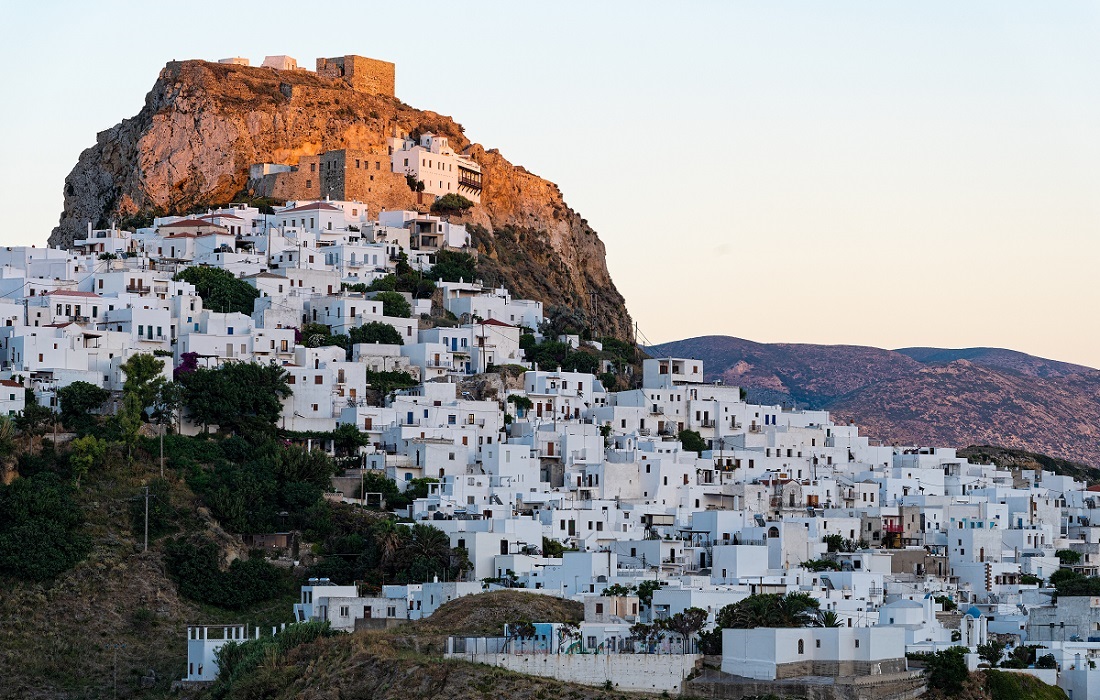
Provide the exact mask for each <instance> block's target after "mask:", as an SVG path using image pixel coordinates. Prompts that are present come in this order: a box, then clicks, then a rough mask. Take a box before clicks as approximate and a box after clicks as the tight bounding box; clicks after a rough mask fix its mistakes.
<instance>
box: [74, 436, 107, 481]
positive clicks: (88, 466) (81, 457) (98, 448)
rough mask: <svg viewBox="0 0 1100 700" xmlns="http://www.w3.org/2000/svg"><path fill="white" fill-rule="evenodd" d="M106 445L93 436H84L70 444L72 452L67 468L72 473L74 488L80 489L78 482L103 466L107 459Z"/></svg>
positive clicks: (103, 441) (104, 441)
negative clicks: (94, 469)
mask: <svg viewBox="0 0 1100 700" xmlns="http://www.w3.org/2000/svg"><path fill="white" fill-rule="evenodd" d="M107 447H108V443H107V441H106V440H100V439H99V438H97V437H96V436H95V435H85V436H84V437H82V438H77V439H75V440H73V442H72V452H71V453H70V454H69V467H70V469H72V472H73V480H74V482H75V483H76V487H77V488H78V489H79V488H80V480H81V479H82V478H84V477H85V476H87V475H88V472H90V471H91V470H92V469H93V468H96V467H100V466H102V465H103V462H104V461H105V459H106V457H107Z"/></svg>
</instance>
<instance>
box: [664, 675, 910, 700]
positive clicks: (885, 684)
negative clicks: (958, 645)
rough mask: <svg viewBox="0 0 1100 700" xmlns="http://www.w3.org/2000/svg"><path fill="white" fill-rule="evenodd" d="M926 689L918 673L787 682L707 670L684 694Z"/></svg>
mask: <svg viewBox="0 0 1100 700" xmlns="http://www.w3.org/2000/svg"><path fill="white" fill-rule="evenodd" d="M925 690H927V687H926V685H925V680H924V676H923V674H921V673H920V672H916V671H910V672H907V673H897V674H890V675H880V676H862V677H854V678H853V677H846V678H831V677H826V676H802V677H799V678H788V679H785V680H776V681H768V680H758V679H754V678H744V677H742V676H732V675H730V674H727V673H722V672H721V671H713V670H707V671H704V672H703V673H702V674H700V675H699V676H698V677H696V678H694V679H692V680H690V681H688V682H687V683H686V684H685V685H684V694H686V695H691V696H692V697H699V698H714V699H715V700H718V699H722V700H740V699H741V698H744V697H777V698H799V700H915V699H916V698H919V697H921V696H922V695H923V694H924V692H925Z"/></svg>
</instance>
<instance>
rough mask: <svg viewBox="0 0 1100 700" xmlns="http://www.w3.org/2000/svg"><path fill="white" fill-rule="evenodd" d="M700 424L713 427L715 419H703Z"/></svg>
mask: <svg viewBox="0 0 1100 700" xmlns="http://www.w3.org/2000/svg"><path fill="white" fill-rule="evenodd" d="M699 425H700V426H702V427H704V428H713V427H714V421H712V420H705V421H703V422H702V423H700V424H699Z"/></svg>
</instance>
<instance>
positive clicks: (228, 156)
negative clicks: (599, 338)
mask: <svg viewBox="0 0 1100 700" xmlns="http://www.w3.org/2000/svg"><path fill="white" fill-rule="evenodd" d="M395 127H396V128H400V129H404V130H405V131H407V132H410V133H411V132H424V131H432V132H435V133H440V134H444V135H446V136H448V137H449V138H450V140H451V145H452V146H453V147H454V148H455V149H456V150H458V151H463V150H464V151H465V152H467V153H468V154H470V155H471V156H472V157H473V158H474V159H475V160H477V161H478V163H479V164H480V165H481V167H482V171H483V174H484V182H485V190H484V192H483V197H482V204H481V205H479V206H477V207H475V208H474V209H473V210H471V211H470V212H469V213H468V214H467V216H465V217H464V218H463V219H464V221H465V222H466V223H469V224H474V225H477V226H480V227H481V229H483V231H484V232H483V233H479V234H478V236H477V237H478V240H477V241H476V243H477V245H478V248H479V249H480V251H481V253H482V254H483V255H484V256H486V264H485V268H486V269H488V270H489V272H490V273H491V276H493V278H494V280H495V281H504V282H509V281H511V282H513V283H514V284H515V286H516V287H517V289H516V290H515V291H516V292H517V293H519V294H524V293H529V292H530V293H535V294H537V296H535V298H536V299H539V300H541V301H543V302H544V303H546V304H548V305H562V306H568V307H570V308H580V309H583V310H584V311H585V313H586V315H587V316H588V317H589V318H590V319H594V321H595V323H594V325H595V330H596V331H597V334H606V335H615V336H617V337H621V338H626V337H629V330H630V325H631V322H630V317H629V315H628V313H627V311H626V307H625V302H624V300H623V297H622V295H620V294H619V292H618V290H616V288H615V285H614V283H613V282H612V281H611V277H610V275H609V274H608V271H607V267H606V265H605V262H604V259H605V251H604V245H603V243H602V242H601V241H600V239H599V238H598V237H597V236H596V233H595V232H594V231H593V230H592V229H591V228H590V227H589V226H588V224H587V222H586V221H585V220H584V219H582V218H581V216H580V215H579V214H577V213H576V212H575V211H573V210H572V209H570V208H569V206H568V205H567V204H566V203H565V201H564V200H563V199H562V195H561V192H560V191H559V190H558V188H557V186H556V185H554V184H553V183H552V182H549V181H547V180H544V179H542V178H540V177H537V176H535V175H532V174H531V173H529V172H527V171H526V170H524V169H523V168H521V167H518V166H514V165H512V164H511V163H509V162H508V161H507V160H506V159H505V158H504V157H503V156H502V155H501V154H500V153H499V152H497V151H495V150H485V149H484V148H483V147H481V146H480V145H478V144H471V143H470V142H469V140H468V139H466V137H465V136H464V135H463V133H462V126H461V125H460V124H458V123H457V122H455V121H454V120H453V119H451V118H450V117H447V116H443V115H440V114H436V113H434V112H428V111H421V110H418V109H414V108H412V107H410V106H408V105H406V104H404V103H402V102H401V101H400V100H397V99H395V98H392V97H387V96H379V95H372V94H369V93H365V92H360V91H357V90H354V89H352V88H351V87H350V86H348V85H347V84H346V83H344V82H343V81H341V80H330V79H327V78H323V77H320V76H317V75H316V74H313V73H310V72H307V71H275V70H272V69H269V68H257V67H244V66H231V65H222V64H217V63H208V62H205V61H182V62H171V63H169V64H167V65H166V66H165V67H164V69H163V70H162V71H161V73H160V76H159V77H158V79H157V81H156V83H155V84H154V85H153V88H152V89H151V90H150V91H149V94H148V95H147V96H146V99H145V106H144V107H143V108H142V110H141V111H140V112H139V113H138V114H137V115H135V116H134V117H132V118H130V119H126V120H124V121H122V122H121V123H119V124H117V125H115V126H113V127H111V128H110V129H108V130H106V131H103V132H101V133H100V134H99V135H98V136H97V139H96V144H95V145H94V146H92V147H91V148H89V149H87V150H85V151H84V152H83V153H82V154H81V155H80V159H79V161H78V162H77V164H76V166H75V167H74V168H73V170H72V172H71V173H70V174H69V176H68V177H67V178H66V180H65V207H64V211H63V212H62V214H61V220H60V223H59V224H58V226H57V228H55V229H54V231H53V233H52V235H51V236H50V244H51V245H55V246H56V245H68V244H70V243H71V242H72V241H73V239H74V237H75V236H76V235H78V234H80V233H82V232H83V231H84V230H85V229H86V227H87V224H88V223H89V222H90V223H92V224H93V225H105V224H106V223H107V222H108V221H109V220H110V219H112V218H117V217H123V216H129V215H133V214H135V213H138V212H158V213H169V212H184V211H186V210H188V209H191V208H194V207H196V206H203V205H209V204H222V203H227V202H230V201H232V200H233V199H234V198H236V197H237V196H238V195H239V194H240V193H241V192H242V191H244V190H245V188H246V186H247V185H248V167H249V165H251V164H253V163H259V162H275V163H292V164H293V163H296V162H297V159H298V158H299V157H301V156H303V155H313V154H317V153H321V152H324V151H326V150H330V149H339V148H350V149H362V150H366V151H373V152H381V153H385V152H386V151H385V138H386V137H387V136H388V135H390V134H391V133H392V132H393V130H394V128H395ZM367 200H368V201H367V204H368V206H369V211H371V212H377V211H379V210H380V209H382V208H387V209H394V208H411V207H413V204H414V199H413V195H412V193H411V192H409V191H408V189H407V188H404V187H397V188H393V187H380V188H377V191H375V192H373V193H372V194H370V195H368V197H367ZM478 230H479V231H480V229H478ZM500 230H507V231H508V232H509V233H507V234H506V235H505V236H504V237H503V238H498V237H497V236H496V233H497V231H500ZM512 231H522V232H523V236H522V237H521V236H517V235H516V234H514V233H511V232H512ZM528 249H530V250H531V251H532V253H531V254H530V255H528V254H527V250H528ZM517 259H518V260H520V261H522V262H524V263H526V265H525V266H526V267H530V268H531V269H533V270H536V271H537V272H541V273H542V275H543V276H545V277H549V278H550V280H551V282H552V283H551V284H539V283H538V280H529V279H520V281H519V283H516V280H517V279H519V278H521V277H524V276H521V275H516V274H514V273H513V268H514V267H515V263H514V261H515V260H517ZM498 260H504V261H505V262H503V263H497V262H496V261H498ZM486 281H489V280H486ZM596 309H598V310H599V314H598V317H597V315H596V313H595V310H596Z"/></svg>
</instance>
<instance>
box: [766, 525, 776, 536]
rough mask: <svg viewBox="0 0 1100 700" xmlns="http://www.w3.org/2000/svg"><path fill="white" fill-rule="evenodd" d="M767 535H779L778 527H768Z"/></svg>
mask: <svg viewBox="0 0 1100 700" xmlns="http://www.w3.org/2000/svg"><path fill="white" fill-rule="evenodd" d="M768 537H779V528H777V527H775V526H772V527H771V528H769V529H768Z"/></svg>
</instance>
